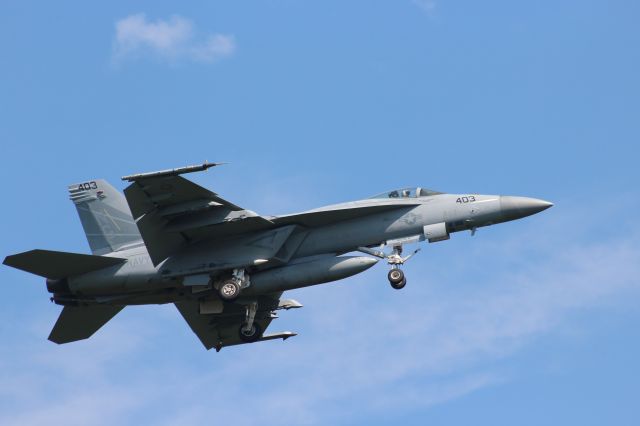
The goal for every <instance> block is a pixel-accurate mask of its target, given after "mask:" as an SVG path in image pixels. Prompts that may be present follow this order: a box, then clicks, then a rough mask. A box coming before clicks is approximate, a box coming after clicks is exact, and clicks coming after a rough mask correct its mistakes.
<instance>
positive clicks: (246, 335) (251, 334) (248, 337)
mask: <svg viewBox="0 0 640 426" xmlns="http://www.w3.org/2000/svg"><path fill="white" fill-rule="evenodd" d="M245 324H246V323H243V324H242V325H241V326H240V331H239V335H240V340H242V341H243V342H247V343H251V342H255V341H256V340H258V339H259V338H260V337H262V328H261V327H260V325H259V324H258V323H256V322H254V323H253V325H252V326H251V330H245V329H244V326H245Z"/></svg>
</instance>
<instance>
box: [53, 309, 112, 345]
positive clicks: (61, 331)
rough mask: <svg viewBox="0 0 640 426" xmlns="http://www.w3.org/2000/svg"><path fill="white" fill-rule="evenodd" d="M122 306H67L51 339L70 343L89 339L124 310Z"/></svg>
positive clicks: (56, 341) (55, 326) (57, 322)
mask: <svg viewBox="0 0 640 426" xmlns="http://www.w3.org/2000/svg"><path fill="white" fill-rule="evenodd" d="M122 308H123V307H122V306H110V305H95V306H80V307H79V306H65V307H64V309H63V310H62V313H61V314H60V316H59V317H58V321H56V324H55V325H54V326H53V330H51V334H50V335H49V340H51V341H52V342H54V343H58V344H61V343H69V342H75V341H76V340H83V339H88V338H89V337H91V336H92V335H93V334H94V333H95V332H96V331H98V330H99V329H100V327H102V326H103V325H105V324H106V323H107V322H109V320H110V319H111V318H113V317H114V316H116V314H117V313H118V312H120V311H121V310H122Z"/></svg>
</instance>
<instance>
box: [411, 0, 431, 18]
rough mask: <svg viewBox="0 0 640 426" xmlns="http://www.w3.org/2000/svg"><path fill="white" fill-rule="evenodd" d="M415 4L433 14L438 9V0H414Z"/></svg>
mask: <svg viewBox="0 0 640 426" xmlns="http://www.w3.org/2000/svg"><path fill="white" fill-rule="evenodd" d="M412 1H413V4H415V5H416V6H418V7H419V8H420V9H422V10H423V11H425V12H426V13H427V14H429V15H432V14H433V13H434V12H435V10H436V0H412Z"/></svg>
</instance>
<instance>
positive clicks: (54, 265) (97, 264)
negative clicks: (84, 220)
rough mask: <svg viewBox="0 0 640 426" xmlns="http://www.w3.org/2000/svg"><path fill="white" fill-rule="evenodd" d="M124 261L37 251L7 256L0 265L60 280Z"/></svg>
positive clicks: (116, 258) (115, 258) (112, 258)
mask: <svg viewBox="0 0 640 426" xmlns="http://www.w3.org/2000/svg"><path fill="white" fill-rule="evenodd" d="M125 261H126V259H122V258H119V257H106V256H95V255H90V254H79V253H67V252H63V251H51V250H39V249H37V250H30V251H26V252H24V253H19V254H13V255H11V256H7V257H6V258H5V259H4V262H2V263H4V264H5V265H7V266H11V267H13V268H17V269H21V270H23V271H26V272H30V273H32V274H36V275H40V276H41V277H45V278H52V279H61V278H66V277H70V276H74V275H80V274H84V273H87V272H91V271H96V270H98V269H102V268H107V267H109V266H113V265H118V264H120V263H123V262H125Z"/></svg>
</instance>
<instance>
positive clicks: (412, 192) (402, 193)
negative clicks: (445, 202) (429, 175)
mask: <svg viewBox="0 0 640 426" xmlns="http://www.w3.org/2000/svg"><path fill="white" fill-rule="evenodd" d="M438 194H442V192H438V191H432V190H431V189H426V188H420V187H417V188H402V189H394V190H393V191H389V192H383V193H382V194H378V195H374V196H373V197H370V198H418V197H430V196H432V195H438Z"/></svg>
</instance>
